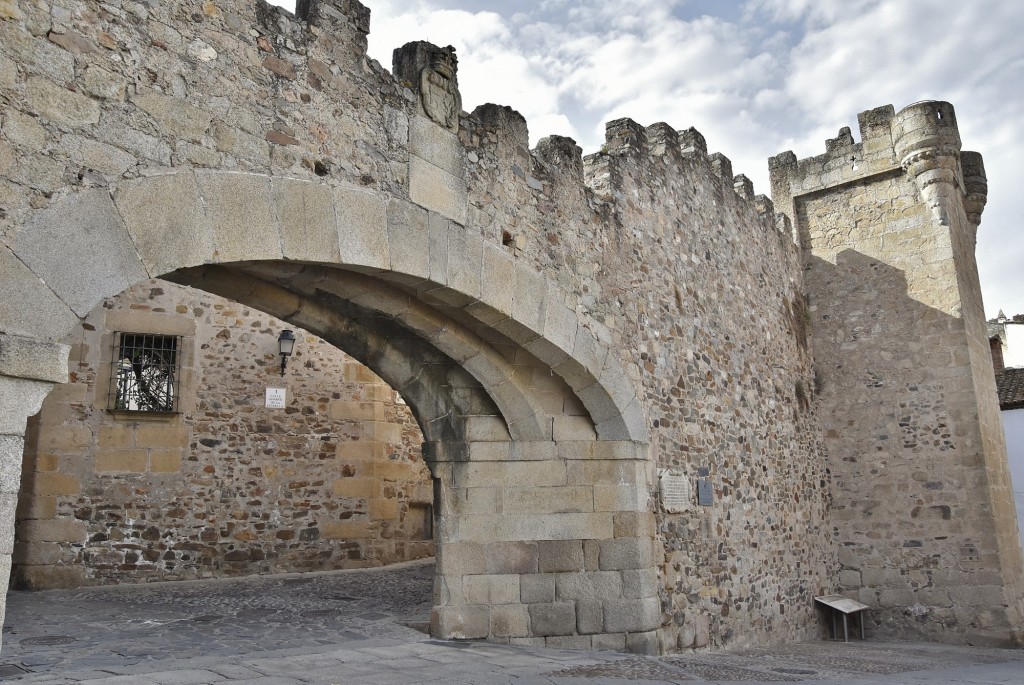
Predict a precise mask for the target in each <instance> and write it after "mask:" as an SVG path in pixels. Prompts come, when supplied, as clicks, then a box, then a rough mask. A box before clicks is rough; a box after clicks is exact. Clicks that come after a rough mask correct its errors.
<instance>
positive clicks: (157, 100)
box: [132, 93, 213, 140]
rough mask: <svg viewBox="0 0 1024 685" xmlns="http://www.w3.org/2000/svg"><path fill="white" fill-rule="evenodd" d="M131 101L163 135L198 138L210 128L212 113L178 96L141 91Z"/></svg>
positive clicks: (190, 138)
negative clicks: (152, 121) (147, 115)
mask: <svg viewBox="0 0 1024 685" xmlns="http://www.w3.org/2000/svg"><path fill="white" fill-rule="evenodd" d="M132 103H133V104H134V105H135V106H136V107H138V108H139V109H141V110H143V111H144V112H146V113H147V114H149V115H150V116H151V117H153V120H154V121H155V122H156V125H157V127H158V128H159V130H160V131H161V132H162V133H164V134H165V135H170V136H174V137H181V138H187V139H189V140H199V138H200V137H201V136H202V135H203V134H204V133H206V132H207V130H209V128H210V122H211V121H212V120H213V115H211V114H210V113H209V112H205V111H203V110H201V109H199V108H198V107H195V106H193V105H191V104H189V103H187V102H182V101H181V100H179V99H178V98H175V97H172V96H169V95H163V94H161V93H142V94H140V95H136V96H135V97H134V98H132Z"/></svg>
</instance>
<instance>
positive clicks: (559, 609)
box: [529, 602, 576, 637]
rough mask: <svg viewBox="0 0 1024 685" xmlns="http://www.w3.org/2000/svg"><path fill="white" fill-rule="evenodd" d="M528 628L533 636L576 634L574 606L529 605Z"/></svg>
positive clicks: (557, 604) (562, 603)
mask: <svg viewBox="0 0 1024 685" xmlns="http://www.w3.org/2000/svg"><path fill="white" fill-rule="evenodd" d="M529 611H530V628H531V631H532V632H533V634H534V635H538V636H545V637H547V636H549V635H572V634H574V633H575V632H576V605H575V604H573V603H572V602H553V603H551V604H531V605H529Z"/></svg>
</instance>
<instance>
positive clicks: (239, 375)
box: [14, 280, 434, 589]
mask: <svg viewBox="0 0 1024 685" xmlns="http://www.w3.org/2000/svg"><path fill="white" fill-rule="evenodd" d="M285 327H286V325H285V324H284V323H283V322H281V321H278V320H276V319H273V318H272V317H269V316H266V315H264V314H260V313H259V312H254V311H252V310H250V309H249V308H248V307H244V306H240V305H237V304H235V303H232V302H230V301H228V300H224V299H223V298H220V297H216V296H214V295H210V294H208V293H203V292H200V291H195V290H191V289H188V288H183V287H181V286H178V285H175V284H173V283H167V282H166V281H155V280H152V281H146V282H143V283H140V284H139V285H136V286H134V287H132V288H130V289H129V290H127V291H125V292H124V293H122V294H121V295H119V296H117V297H115V298H111V299H109V300H107V301H106V302H104V304H103V306H102V307H100V308H99V309H97V310H96V311H94V312H93V313H92V314H91V315H90V316H88V317H86V320H85V321H84V322H83V324H82V326H81V327H80V328H79V329H78V330H77V331H75V333H74V334H73V336H72V337H71V338H70V339H69V342H70V343H71V345H72V353H71V369H70V382H69V383H66V384H64V385H61V386H59V387H58V389H57V390H55V391H54V392H52V393H50V395H49V396H48V397H47V399H46V401H45V402H44V403H43V408H42V411H41V412H40V414H39V415H37V416H36V417H33V419H32V420H31V421H30V424H29V433H28V435H27V438H26V452H25V460H24V464H23V469H24V471H23V474H22V486H21V500H20V503H19V513H18V528H17V536H18V542H17V544H16V548H15V554H14V585H15V586H16V587H22V588H31V589H44V588H53V587H75V586H79V585H91V584H107V583H123V582H142V581H154V580H181V579H190V578H208V577H215V576H232V575H246V574H252V573H284V572H294V571H321V570H330V569H339V568H359V567H363V566H375V565H381V564H387V563H393V562H398V561H407V560H410V559H416V558H421V557H426V556H432V555H433V551H434V550H433V547H434V543H433V539H432V531H431V518H432V517H431V504H432V501H433V491H432V485H431V481H430V473H429V471H428V470H427V467H426V465H425V464H424V462H423V459H422V454H421V443H422V441H423V438H422V434H421V433H420V430H419V428H418V427H417V425H416V422H415V421H414V420H413V418H412V415H411V414H410V412H409V409H408V407H406V406H405V404H404V403H402V402H401V400H400V399H399V398H398V397H397V395H396V393H395V391H394V390H393V389H391V388H390V387H388V386H387V385H386V384H385V383H384V382H383V381H381V380H380V379H379V378H377V377H376V376H375V375H374V374H373V373H372V372H370V371H369V370H368V369H367V368H366V367H364V366H363V365H361V364H359V363H358V362H355V361H354V360H352V359H351V358H348V357H347V356H346V355H344V354H343V353H342V352H340V351H339V350H337V349H335V348H334V347H332V346H331V345H328V344H327V343H325V342H324V341H322V340H320V339H318V338H316V337H315V336H312V335H310V334H308V333H304V332H301V331H300V332H299V340H298V342H297V343H296V346H295V353H294V356H293V357H292V358H291V360H290V365H289V366H288V369H287V372H286V374H285V375H284V376H283V377H282V376H281V375H280V372H279V368H280V364H279V359H280V358H279V357H278V356H277V335H278V333H279V332H280V331H281V329H282V328H285ZM114 331H128V332H146V333H158V334H174V335H182V348H181V349H179V351H178V354H179V361H180V364H181V371H182V377H181V384H180V389H179V393H180V395H179V402H180V409H181V413H179V414H171V415H165V414H140V413H135V412H112V411H108V409H107V407H108V403H107V393H108V388H109V384H110V373H109V369H110V358H111V351H112V344H113V343H112V337H113V332H114ZM268 387H270V388H284V389H285V391H286V393H287V395H286V407H285V408H284V409H268V408H266V407H265V401H264V399H265V397H264V390H265V389H266V388H268Z"/></svg>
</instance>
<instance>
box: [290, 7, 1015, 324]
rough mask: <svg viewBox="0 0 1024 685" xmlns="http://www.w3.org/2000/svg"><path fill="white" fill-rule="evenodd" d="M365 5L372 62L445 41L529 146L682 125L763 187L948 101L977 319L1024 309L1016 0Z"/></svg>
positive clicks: (472, 84)
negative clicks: (850, 140)
mask: <svg viewBox="0 0 1024 685" xmlns="http://www.w3.org/2000/svg"><path fill="white" fill-rule="evenodd" d="M362 1H363V3H364V4H366V5H367V6H368V7H370V9H371V12H372V14H371V24H370V56H371V57H374V58H376V59H377V60H378V61H380V63H381V64H383V65H384V66H385V67H387V68H389V69H390V67H391V51H392V50H393V49H394V48H395V47H398V46H400V45H402V44H403V43H406V42H408V41H411V40H428V41H430V42H433V43H436V44H438V45H449V44H450V45H454V46H455V47H456V49H457V54H458V56H459V85H460V89H461V91H462V99H463V107H464V108H465V109H466V110H469V111H472V110H473V109H474V108H475V107H476V106H477V105H480V104H483V103H485V102H494V103H498V104H501V105H509V106H511V107H513V108H515V109H517V110H518V111H519V112H521V113H522V114H523V115H524V116H525V117H526V120H527V122H528V123H529V127H530V137H531V142H532V143H535V142H536V141H537V140H538V139H539V138H542V137H544V136H546V135H550V134H560V135H567V136H571V137H572V138H575V139H576V141H577V142H578V143H579V144H580V145H581V146H582V147H583V150H584V153H589V152H593V151H595V150H597V149H598V148H599V147H600V146H601V143H602V142H603V141H604V122H605V121H608V120H611V119H615V118H618V117H625V116H628V117H630V118H632V119H635V120H636V121H638V122H640V123H641V124H644V125H649V124H652V123H654V122H657V121H665V122H668V123H669V124H671V125H672V126H673V127H675V128H677V129H680V128H687V127H689V126H694V127H696V128H697V129H698V130H699V131H701V133H703V134H704V136H705V137H706V138H707V141H708V149H709V151H717V152H722V153H724V154H725V155H726V156H728V157H729V158H730V159H731V160H732V162H733V170H734V171H735V173H744V174H746V175H747V176H749V177H750V178H751V179H753V181H754V187H755V192H759V193H768V192H769V191H770V188H769V186H768V169H767V159H768V157H769V156H771V155H774V154H777V153H779V152H782V151H784V150H793V151H794V152H796V154H797V156H798V157H800V158H803V157H809V156H813V155H817V154H820V153H822V152H824V150H825V142H824V141H825V139H826V138H831V137H834V136H835V135H836V133H837V132H838V130H839V128H840V127H842V126H849V127H850V128H851V130H853V132H854V136H855V138H858V135H859V134H858V129H857V113H858V112H861V111H863V110H866V109H872V108H874V107H877V106H880V105H885V104H892V105H894V106H895V107H896V109H897V110H899V109H900V108H902V107H904V106H906V105H908V104H911V103H913V102H916V101H918V100H927V99H933V100H948V101H949V102H952V103H953V105H954V106H955V107H956V110H957V118H958V121H959V124H960V135H961V138H962V139H963V142H964V149H966V150H977V151H979V152H981V153H982V155H983V156H984V158H985V166H986V170H987V172H988V178H989V196H988V197H989V202H988V206H987V208H986V209H985V214H984V217H983V219H982V225H981V228H980V229H979V234H978V249H977V256H978V263H979V269H980V271H981V283H982V291H983V294H984V298H985V307H986V311H987V314H988V316H989V317H993V316H995V314H996V312H997V311H998V310H999V309H1000V308H1001V309H1003V310H1005V312H1006V314H1007V315H1012V314H1017V313H1020V314H1024V275H1022V274H1024V188H1021V187H1019V186H1018V185H1017V184H1019V183H1024V179H1022V178H1021V177H1020V176H1018V175H1017V174H1018V173H1019V172H1020V171H1021V167H1022V161H1021V160H1022V159H1024V129H1022V123H1024V35H1022V34H1024V2H1019V1H1018V0H746V1H740V0H630V1H629V2H624V1H623V0H362ZM275 4H280V5H282V6H284V7H288V8H289V9H291V8H292V7H293V6H294V3H293V2H288V1H287V0H280V1H278V2H275ZM858 139H859V138H858Z"/></svg>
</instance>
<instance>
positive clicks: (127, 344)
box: [107, 332, 181, 413]
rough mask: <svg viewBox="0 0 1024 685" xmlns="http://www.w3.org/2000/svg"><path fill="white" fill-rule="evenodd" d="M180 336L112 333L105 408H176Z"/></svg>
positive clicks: (153, 410)
mask: <svg viewBox="0 0 1024 685" xmlns="http://www.w3.org/2000/svg"><path fill="white" fill-rule="evenodd" d="M180 348H181V336H178V335H150V334H148V333H122V332H117V333H114V354H113V361H112V363H111V365H110V392H109V394H108V397H109V400H108V404H107V408H108V409H111V410H113V411H130V412H147V413H168V412H177V411H178V350H179V349H180Z"/></svg>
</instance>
